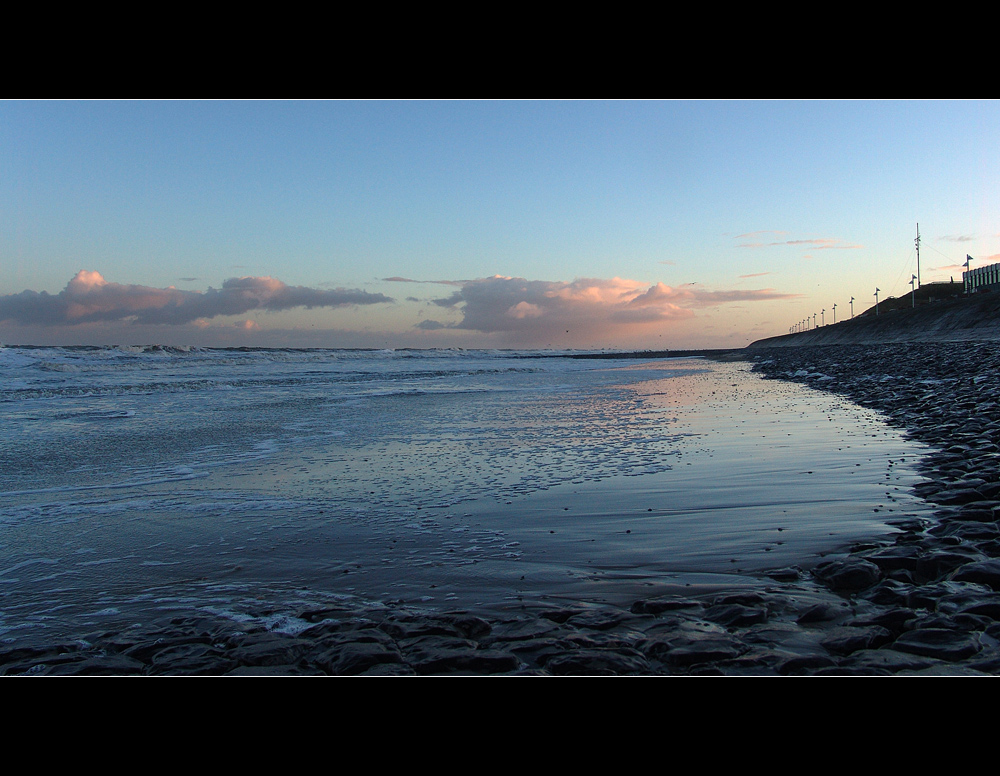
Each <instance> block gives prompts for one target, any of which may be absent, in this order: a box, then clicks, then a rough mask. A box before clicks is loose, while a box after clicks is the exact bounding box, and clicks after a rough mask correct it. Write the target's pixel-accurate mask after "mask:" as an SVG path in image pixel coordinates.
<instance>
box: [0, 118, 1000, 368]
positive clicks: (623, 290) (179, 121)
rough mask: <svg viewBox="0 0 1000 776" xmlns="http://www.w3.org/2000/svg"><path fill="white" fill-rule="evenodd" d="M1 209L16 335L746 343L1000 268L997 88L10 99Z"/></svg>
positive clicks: (1, 252)
mask: <svg viewBox="0 0 1000 776" xmlns="http://www.w3.org/2000/svg"><path fill="white" fill-rule="evenodd" d="M0 219H2V221H0V224H2V228H0V344H6V345H15V344H40V345H60V344H61V345H70V344H95V345H97V344H164V345H204V346H262V347H376V348H385V347H389V348H401V347H462V348H480V347H486V348H587V349H604V348H609V349H668V348H671V349H675V348H730V347H742V346H745V345H747V344H749V343H750V342H752V341H754V340H757V339H760V338H763V337H769V336H774V335H778V334H787V333H788V331H789V329H790V328H791V327H793V326H795V325H796V324H799V323H800V322H801V321H803V320H805V319H807V318H808V319H810V320H811V318H812V316H813V315H815V316H816V322H817V323H820V322H825V323H832V322H833V321H834V316H836V320H838V321H839V320H843V319H844V318H845V317H850V314H851V303H850V301H849V300H850V299H851V298H852V297H853V298H854V300H855V301H854V303H853V310H854V313H855V314H857V313H860V312H861V311H863V310H865V309H867V308H868V307H870V306H871V305H872V304H874V301H875V297H874V291H875V289H876V288H878V289H879V299H880V300H884V299H886V298H888V297H890V296H903V295H905V294H907V293H909V291H910V288H911V286H910V279H911V277H912V275H913V274H916V273H917V254H916V247H915V243H914V240H915V238H916V236H917V225H918V223H919V229H920V237H921V240H920V280H921V282H922V283H927V282H932V281H940V280H944V281H947V280H949V279H950V278H954V279H955V280H958V281H960V280H961V273H962V269H963V267H962V264H963V263H964V262H965V259H966V255H971V256H972V257H973V263H972V266H973V267H976V266H982V265H985V264H988V263H993V262H997V261H1000V102H997V101H729V100H705V101H672V100H651V101H600V100H597V101H2V102H0ZM834 305H836V309H834V307H833V306H834Z"/></svg>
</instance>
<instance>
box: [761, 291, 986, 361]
mask: <svg viewBox="0 0 1000 776" xmlns="http://www.w3.org/2000/svg"><path fill="white" fill-rule="evenodd" d="M900 301H901V299H900V300H891V302H895V303H896V304H898V303H899V302H900ZM891 302H890V300H886V302H884V303H883V304H882V305H880V308H881V309H880V314H879V315H875V312H874V310H869V311H866V313H864V314H862V315H859V316H857V317H856V318H853V319H848V320H846V321H838V322H837V323H835V324H830V325H828V326H821V327H818V328H815V329H810V330H809V331H802V332H796V333H795V334H784V335H781V336H778V337H768V338H767V339H762V340H757V341H756V342H753V343H751V344H750V345H748V346H747V347H748V348H785V347H803V346H813V345H879V344H886V343H903V342H993V341H1000V294H997V293H980V294H976V295H974V296H971V297H959V298H955V299H945V300H940V301H936V302H930V303H926V304H922V305H918V306H917V307H915V308H910V307H906V306H904V307H902V308H897V309H889V308H890V307H891Z"/></svg>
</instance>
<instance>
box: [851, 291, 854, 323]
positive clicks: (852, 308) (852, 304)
mask: <svg viewBox="0 0 1000 776" xmlns="http://www.w3.org/2000/svg"><path fill="white" fill-rule="evenodd" d="M851 318H852V319H853V318H854V297H853V296H852V297H851Z"/></svg>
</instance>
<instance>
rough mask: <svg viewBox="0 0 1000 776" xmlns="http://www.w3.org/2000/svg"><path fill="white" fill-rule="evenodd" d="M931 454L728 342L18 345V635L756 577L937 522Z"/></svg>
mask: <svg viewBox="0 0 1000 776" xmlns="http://www.w3.org/2000/svg"><path fill="white" fill-rule="evenodd" d="M814 377H815V379H816V382H817V383H818V384H822V380H823V377H824V376H822V375H816V376H814ZM923 452H924V450H923V449H922V448H921V447H920V446H919V445H918V444H917V443H915V442H913V441H910V440H908V439H907V438H906V437H905V436H904V435H903V434H902V433H901V432H900V431H898V430H896V429H893V428H890V427H889V426H887V425H886V424H885V423H883V422H882V420H881V419H880V418H879V417H878V415H877V414H876V413H874V412H872V411H870V410H865V409H862V408H860V407H857V406H856V405H853V404H851V403H849V402H847V401H846V400H844V399H841V398H839V397H837V396H835V395H833V394H830V393H826V392H823V391H818V390H814V389H812V388H809V387H806V386H802V385H799V384H796V383H792V382H783V381H769V380H764V379H762V378H761V377H759V376H758V375H757V374H755V373H753V372H752V371H751V370H750V366H749V365H748V364H747V363H739V362H736V363H722V362H716V361H712V360H708V359H705V358H692V357H685V358H666V357H662V356H657V357H653V356H651V355H644V354H627V353H621V354H617V353H609V352H585V351H547V350H546V351H530V350H517V351H512V350H347V349H281V348H278V349H273V348H236V349H230V348H223V349H218V348H198V347H165V346H135V347H130V346H106V347H89V346H75V347H16V346H6V347H0V644H7V645H10V644H18V643H22V642H24V643H27V642H33V643H37V642H38V641H45V640H57V639H63V640H65V639H74V638H76V639H83V638H85V636H86V634H87V633H90V632H95V631H97V630H102V631H107V630H113V629H115V628H124V627H128V626H131V625H137V624H142V623H146V622H152V621H154V620H157V619H160V618H163V617H169V616H173V615H178V614H185V613H191V612H201V613H210V614H212V615H214V616H223V617H230V618H232V619H234V620H253V621H255V622H260V623H264V624H265V625H267V627H269V628H271V629H273V630H276V631H281V632H296V631H297V630H300V629H302V628H304V627H306V625H308V623H306V622H305V621H304V620H302V618H301V616H300V615H301V613H302V612H303V611H306V610H315V609H316V608H321V607H324V606H332V605H338V606H354V607H357V609H358V611H366V610H371V609H373V608H380V607H381V608H385V607H411V608H417V609H420V608H424V609H474V610H489V609H492V610H509V609H516V608H520V609H524V608H528V609H530V608H531V607H532V606H541V605H548V604H551V602H553V601H557V602H558V601H584V602H594V603H615V604H621V605H627V604H628V603H629V601H634V600H637V599H638V598H640V597H647V596H651V595H661V594H667V593H670V592H675V591H678V590H685V589H687V590H690V589H692V588H695V589H704V588H705V587H706V586H708V587H710V586H713V585H714V586H718V587H733V586H739V585H741V584H749V583H750V582H751V581H753V580H759V579H761V578H763V575H765V574H766V572H767V571H768V570H769V569H777V568H787V567H796V566H798V567H800V568H807V567H808V565H809V564H810V563H815V562H816V561H817V560H818V559H819V558H820V557H822V556H823V555H824V554H826V553H829V552H833V551H836V550H837V549H838V548H843V547H845V546H846V545H847V544H848V543H849V542H851V541H857V540H863V539H868V538H873V537H880V536H885V535H887V534H891V533H892V532H893V531H894V530H896V529H895V528H894V527H893V523H894V522H895V521H899V520H901V519H911V518H912V517H914V516H922V515H926V513H927V507H926V505H925V504H923V502H921V501H919V500H918V499H916V498H914V497H913V496H912V495H910V488H911V486H912V485H913V484H914V483H916V482H918V481H919V479H920V477H919V474H918V473H917V471H916V464H917V462H918V461H919V458H920V456H921V455H922V453H923Z"/></svg>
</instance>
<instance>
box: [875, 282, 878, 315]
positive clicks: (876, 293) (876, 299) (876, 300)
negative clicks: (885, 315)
mask: <svg viewBox="0 0 1000 776" xmlns="http://www.w3.org/2000/svg"><path fill="white" fill-rule="evenodd" d="M878 292H879V290H878V289H877V288H876V289H875V315H876V317H877V316H878Z"/></svg>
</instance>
